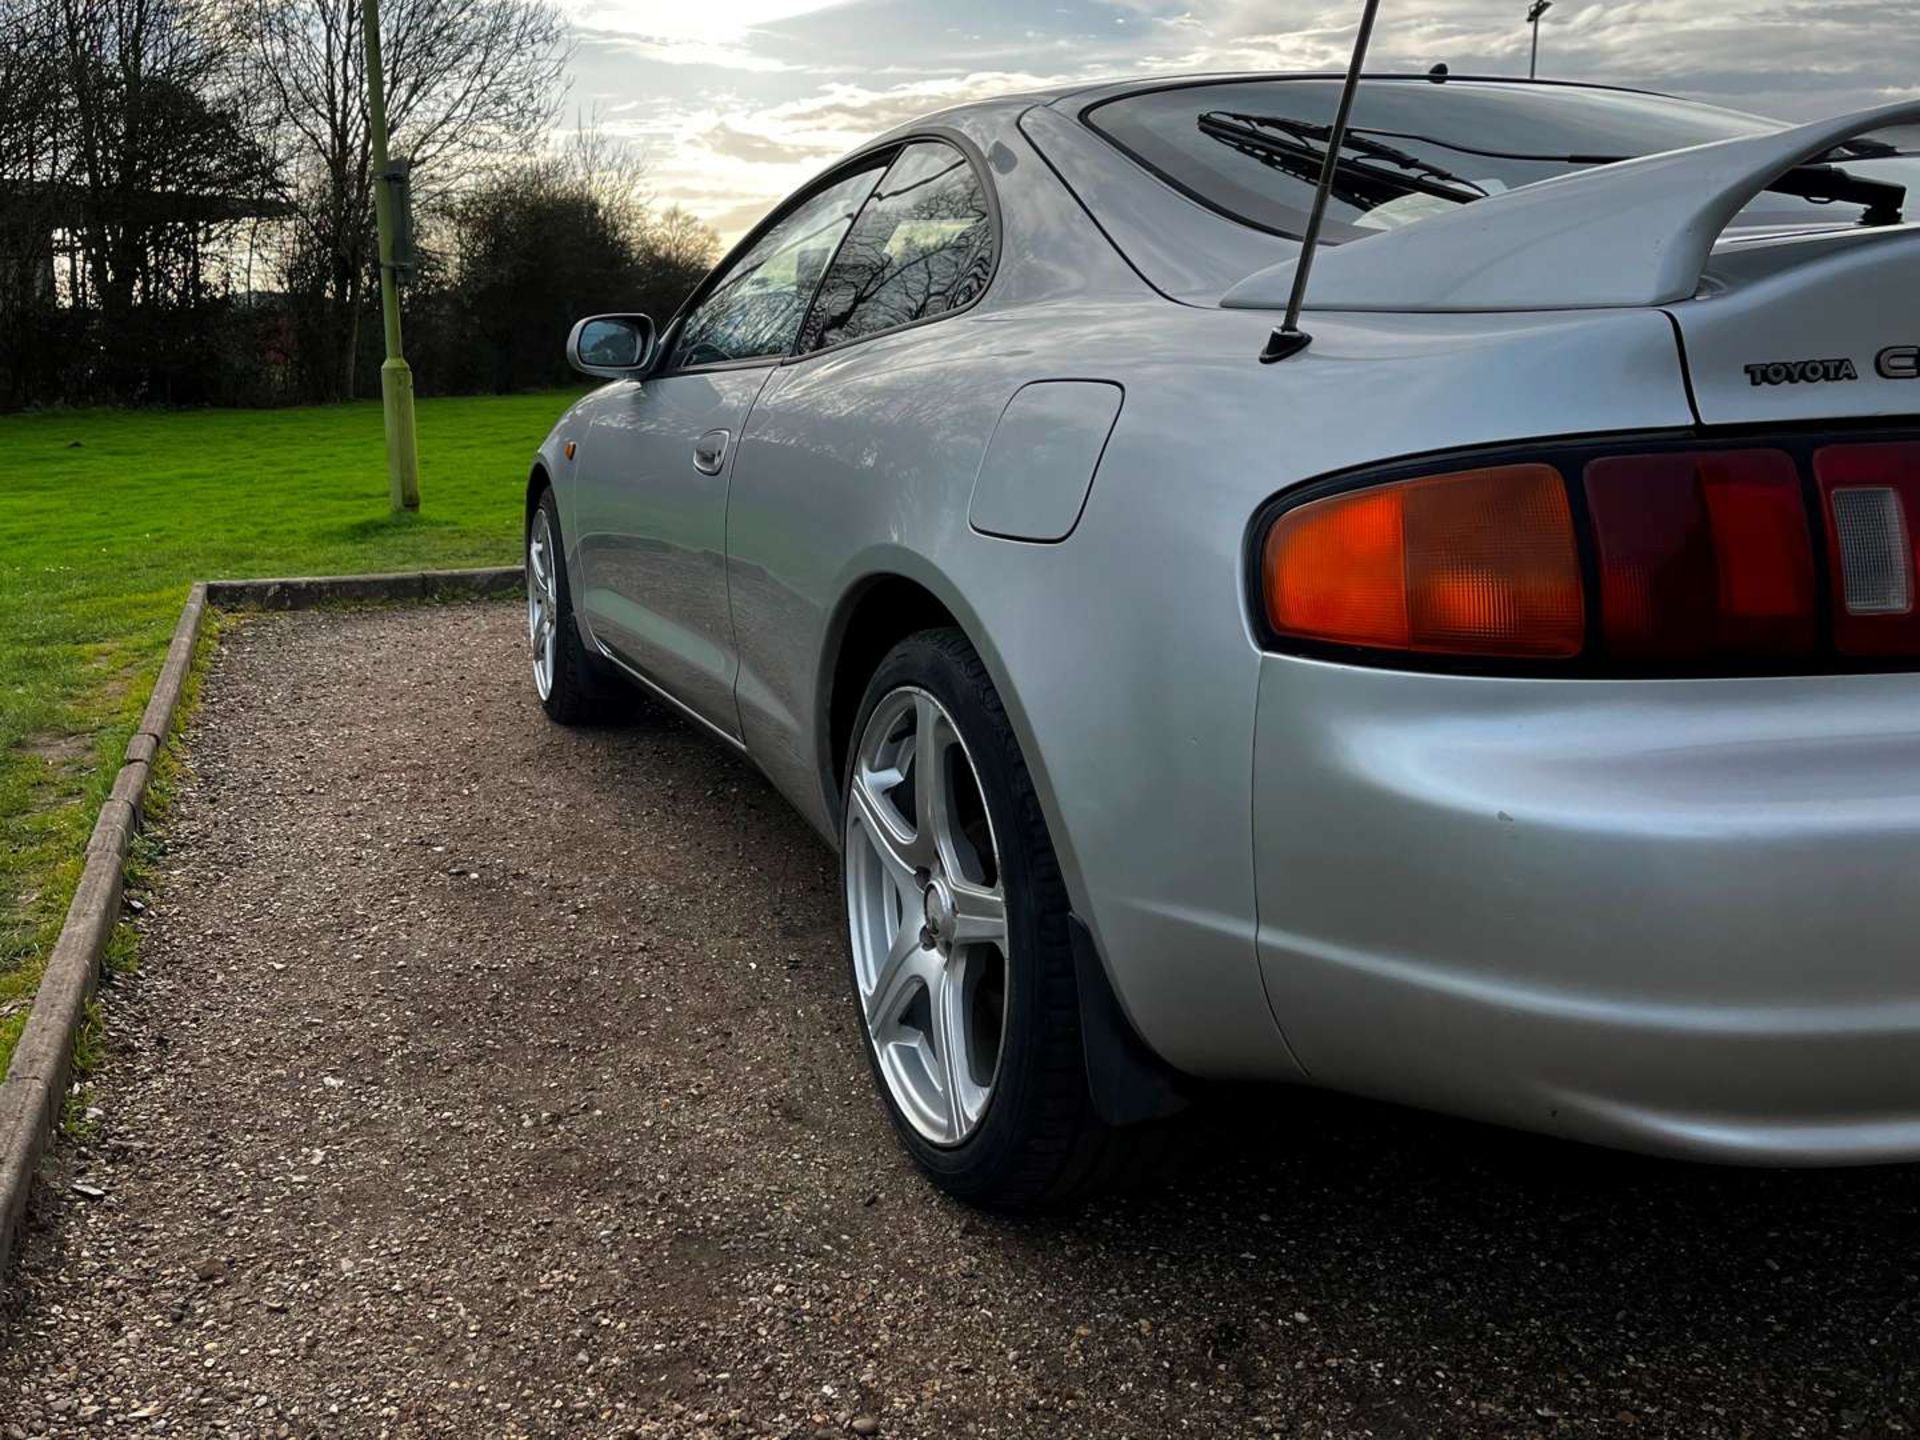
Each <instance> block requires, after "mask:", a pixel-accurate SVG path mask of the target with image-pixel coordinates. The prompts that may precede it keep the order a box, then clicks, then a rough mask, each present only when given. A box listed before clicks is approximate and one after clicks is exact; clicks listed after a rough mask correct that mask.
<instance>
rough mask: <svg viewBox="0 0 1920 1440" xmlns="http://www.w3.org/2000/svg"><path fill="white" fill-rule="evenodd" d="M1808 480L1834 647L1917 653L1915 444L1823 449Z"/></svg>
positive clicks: (1918, 482) (1919, 498) (1919, 455)
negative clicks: (1821, 517) (1820, 531)
mask: <svg viewBox="0 0 1920 1440" xmlns="http://www.w3.org/2000/svg"><path fill="white" fill-rule="evenodd" d="M1813 475H1814V479H1815V480H1816V481H1817V482H1818V483H1819V486H1820V501H1821V507H1822V508H1823V509H1824V510H1825V511H1826V521H1827V559H1828V569H1829V570H1830V571H1831V572H1832V575H1833V582H1832V583H1833V643H1834V648H1835V649H1837V650H1839V651H1840V653H1841V654H1843V655H1861V656H1882V655H1911V654H1915V653H1920V605H1916V600H1920V597H1917V596H1916V595H1915V590H1914V585H1915V581H1914V572H1915V569H1916V554H1915V543H1916V539H1917V538H1920V537H1916V533H1915V532H1916V528H1917V527H1916V524H1915V522H1916V521H1920V444H1916V443H1912V442H1904V443H1902V442H1895V443H1891V444H1883V445H1827V446H1823V447H1822V448H1820V449H1819V450H1816V451H1815V452H1814V456H1813Z"/></svg>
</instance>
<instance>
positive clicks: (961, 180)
mask: <svg viewBox="0 0 1920 1440" xmlns="http://www.w3.org/2000/svg"><path fill="white" fill-rule="evenodd" d="M992 275H993V222H992V220H991V218H990V216H989V214H988V211H987V197H986V192H985V191H984V190H982V189H981V186H980V180H979V177H978V176H977V175H975V174H974V170H973V166H972V165H971V164H970V163H969V162H968V160H967V157H966V156H964V155H962V154H961V153H960V152H959V151H958V150H956V149H954V147H953V146H951V145H944V144H941V143H940V142H939V141H934V140H923V141H919V142H916V143H915V144H912V145H909V146H907V147H906V149H904V150H902V151H901V152H900V154H899V155H898V156H897V157H896V158H895V160H894V162H893V164H892V165H891V166H890V167H889V168H888V170H887V174H886V178H885V179H884V180H883V181H881V182H880V186H879V188H878V189H877V190H875V191H874V193H873V198H872V199H870V200H869V201H867V205H866V208H865V209H864V210H862V211H861V212H860V218H859V219H858V220H856V221H855V222H854V225H853V230H852V233H851V234H849V235H848V236H847V241H846V244H844V245H843V246H841V247H840V254H839V255H838V256H837V257H836V258H835V260H834V262H833V265H832V268H831V269H829V270H828V271H827V277H826V280H825V281H824V282H823V283H822V284H821V286H820V294H819V296H818V298H817V299H815V301H814V302H813V309H812V311H811V312H810V313H809V314H808V316H807V324H806V329H805V330H804V331H803V332H802V334H801V337H800V348H801V349H802V350H818V349H821V348H823V347H825V346H828V345H838V344H840V343H841V342H842V341H846V340H857V339H859V338H860V337H862V336H864V335H872V334H875V333H877V332H879V331H881V330H891V329H893V328H894V327H895V326H898V325H906V324H910V323H912V322H913V321H915V320H925V319H928V318H930V317H932V316H935V315H941V314H944V313H946V312H947V311H949V310H957V309H959V308H960V307H961V306H963V305H967V304H969V303H971V302H972V301H973V300H974V299H975V298H977V297H978V296H979V294H980V292H981V291H983V290H985V289H986V288H987V281H988V280H989V279H990V278H992Z"/></svg>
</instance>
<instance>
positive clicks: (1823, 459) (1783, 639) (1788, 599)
mask: <svg viewBox="0 0 1920 1440" xmlns="http://www.w3.org/2000/svg"><path fill="white" fill-rule="evenodd" d="M1255 536H1256V543H1255V545H1254V547H1253V549H1254V552H1255V553H1254V561H1255V570H1256V571H1257V576H1256V579H1257V594H1258V597H1259V606H1258V609H1259V615H1258V619H1259V621H1260V622H1261V628H1262V629H1263V631H1264V632H1265V635H1266V639H1267V641H1268V643H1269V644H1270V645H1272V646H1273V647H1275V648H1279V649H1287V650H1294V651H1298V652H1300V653H1306V654H1318V655H1325V656H1328V657H1330V658H1339V659H1346V660H1352V661H1357V662H1360V663H1374V664H1394V665H1401V666H1406V667H1409V668H1441V669H1469V670H1478V669H1496V670H1500V671H1518V672H1521V673H1533V672H1549V673H1552V672H1558V673H1604V674H1617V675H1633V674H1649V675H1652V674H1676V673H1681V674H1685V673H1697V674H1744V673H1776V672H1797V671H1807V670H1821V669H1868V668H1888V667H1889V666H1892V665H1897V664H1899V663H1900V662H1903V661H1905V662H1920V559H1917V558H1916V548H1915V547H1916V541H1920V440H1914V439H1910V438H1892V439H1888V438H1878V437H1874V438H1863V437H1850V436H1831V437H1820V436H1801V435H1785V436H1781V437H1778V438H1777V439H1775V438H1774V437H1767V438H1765V439H1761V440H1755V439H1751V438H1748V439H1744V440H1741V441H1739V442H1737V443H1735V442H1729V443H1724V444H1721V443H1713V442H1706V441H1694V440H1682V441H1674V440H1672V439H1652V440H1648V441H1636V440H1635V439H1634V438H1632V437H1623V438H1621V439H1619V440H1615V441H1611V442H1595V443H1588V444H1574V445H1560V446H1541V447H1538V448H1537V449H1535V450H1534V451H1532V452H1528V453H1496V454H1477V455H1474V456H1471V457H1467V458H1465V459H1459V460H1454V461H1452V462H1448V461H1445V460H1442V461H1438V462H1435V463H1433V464H1430V465H1425V466H1422V467H1420V468H1419V469H1417V470H1407V469H1401V470H1395V471H1389V472H1375V473H1371V474H1362V475H1357V476H1350V477H1340V478H1337V479H1334V480H1332V481H1328V482H1323V483H1320V484H1316V485H1311V486H1308V487H1305V488H1303V489H1302V490H1301V491H1298V492H1295V493H1294V494H1293V495H1289V496H1286V497H1283V498H1282V499H1281V500H1280V501H1278V502H1276V503H1275V504H1274V505H1272V506H1270V507H1269V508H1268V510H1267V511H1266V512H1265V513H1264V514H1263V515H1262V516H1261V517H1260V518H1259V521H1258V523H1257V527H1256V531H1255Z"/></svg>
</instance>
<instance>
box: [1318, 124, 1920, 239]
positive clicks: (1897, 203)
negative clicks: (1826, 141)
mask: <svg viewBox="0 0 1920 1440" xmlns="http://www.w3.org/2000/svg"><path fill="white" fill-rule="evenodd" d="M1369 135H1386V136H1390V137H1391V138H1393V139H1395V140H1415V141H1418V142H1419V143H1420V144H1422V145H1437V146H1439V147H1440V148H1441V149H1442V150H1452V151H1455V152H1456V153H1458V154H1461V155H1479V156H1482V157H1484V158H1486V159H1489V160H1531V161H1538V162H1540V163H1542V164H1549V165H1618V164H1619V163H1620V162H1621V161H1623V160H1631V159H1635V158H1636V157H1635V156H1631V155H1552V154H1544V155H1543V154H1534V153H1532V152H1528V151H1517V150H1483V149H1479V148H1477V147H1475V146H1472V145H1463V144H1461V143H1460V142H1459V141H1457V140H1442V139H1440V138H1438V137H1437V136H1433V135H1416V134H1412V133H1409V132H1407V131H1404V130H1371V131H1365V132H1353V131H1349V132H1348V134H1347V139H1348V142H1349V143H1352V142H1353V141H1354V140H1355V139H1356V138H1361V139H1364V138H1365V137H1366V136H1369ZM1842 152H1845V153H1846V154H1847V155H1848V156H1849V157H1850V158H1853V159H1859V160H1877V159H1883V158H1886V157H1888V156H1897V155H1900V154H1902V153H1903V152H1902V151H1900V150H1899V149H1897V148H1896V147H1894V146H1891V145H1888V144H1886V143H1885V142H1884V141H1879V140H1872V139H1869V138H1867V137H1864V136H1856V137H1855V138H1854V139H1852V140H1847V141H1843V142H1842V143H1841V144H1839V145H1836V146H1835V147H1834V148H1833V149H1832V150H1829V151H1828V152H1827V154H1828V155H1838V154H1840V153H1842ZM1766 188H1767V189H1768V190H1770V191H1772V192H1773V193H1774V194H1776V195H1793V196H1797V197H1798V198H1800V199H1802V200H1807V201H1811V202H1812V203H1814V204H1816V205H1824V204H1829V203H1831V202H1834V201H1839V202H1841V203H1843V204H1847V205H1859V206H1862V207H1863V208H1864V209H1865V210H1866V214H1864V215H1862V216H1861V217H1860V223H1861V224H1862V225H1898V224H1899V223H1900V219H1901V212H1902V210H1903V208H1904V207H1905V205H1906V200H1907V187H1906V186H1904V185H1902V184H1900V183H1899V182H1898V181H1896V180H1875V179H1873V178H1871V177H1869V176H1866V175H1856V174H1854V173H1853V172H1852V171H1851V170H1847V169H1845V168H1843V167H1841V166H1839V165H1834V164H1831V163H1824V157H1823V160H1819V161H1809V162H1808V163H1807V164H1804V165H1796V166H1794V167H1793V169H1791V170H1789V171H1787V172H1786V173H1785V174H1784V175H1782V176H1780V178H1779V179H1777V180H1775V181H1773V183H1772V184H1770V185H1768V186H1767V187H1766Z"/></svg>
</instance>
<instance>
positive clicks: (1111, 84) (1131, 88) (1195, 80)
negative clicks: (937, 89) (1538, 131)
mask: <svg viewBox="0 0 1920 1440" xmlns="http://www.w3.org/2000/svg"><path fill="white" fill-rule="evenodd" d="M1346 78H1347V77H1346V72H1345V71H1344V70H1233V71H1210V72H1203V73H1196V74H1187V75H1140V76H1135V77H1133V78H1131V79H1114V80H1097V81H1090V82H1087V83H1084V84H1079V85H1065V86H1059V87H1057V88H1055V89H1053V90H1050V91H1047V92H1044V98H1040V97H1039V96H1036V97H1033V98H1037V99H1040V103H1043V104H1048V105H1052V106H1053V107H1055V108H1056V109H1062V110H1066V109H1081V108H1084V107H1086V106H1090V105H1097V104H1100V103H1101V102H1102V101H1106V100H1114V99H1117V98H1119V97H1120V96H1122V95H1145V94H1148V93H1151V92H1153V91H1156V90H1185V89H1189V88H1192V87H1197V86H1202V85H1244V84H1247V83H1249V82H1259V81H1270V80H1319V81H1328V80H1332V81H1336V82H1337V81H1343V80H1345V79H1346ZM1360 79H1361V81H1362V82H1363V83H1365V84H1369V85H1372V84H1378V83H1382V82H1386V83H1391V84H1401V85H1411V84H1422V85H1448V86H1460V87H1463V88H1467V89H1483V88H1485V87H1488V86H1498V87H1500V88H1502V89H1535V90H1541V91H1551V90H1611V91H1623V92H1625V93H1628V94H1633V95H1659V94H1661V93H1662V92H1660V91H1658V90H1646V89H1642V88H1639V87H1636V86H1631V85H1604V84H1597V83H1594V82H1591V81H1586V80H1529V79H1527V78H1526V77H1525V76H1522V75H1446V76H1435V75H1432V74H1430V73H1428V72H1426V71H1415V72H1409V71H1399V70H1394V71H1372V70H1370V71H1367V72H1365V73H1363V74H1362V75H1361V77H1360Z"/></svg>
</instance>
